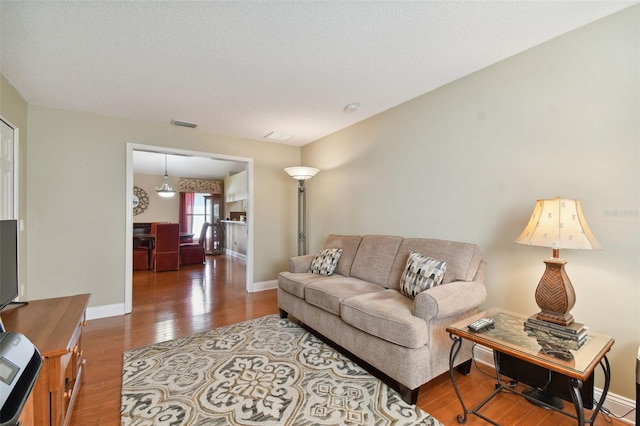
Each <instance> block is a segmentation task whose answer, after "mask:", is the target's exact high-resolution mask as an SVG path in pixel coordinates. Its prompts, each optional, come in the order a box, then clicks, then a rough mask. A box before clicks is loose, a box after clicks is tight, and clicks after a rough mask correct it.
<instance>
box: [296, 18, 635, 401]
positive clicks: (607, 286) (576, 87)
mask: <svg viewBox="0 0 640 426" xmlns="http://www.w3.org/2000/svg"><path fill="white" fill-rule="evenodd" d="M639 15H640V7H637V6H636V7H634V8H632V9H629V10H627V11H625V12H622V13H619V14H617V15H614V16H612V17H609V18H606V19H604V20H602V21H599V22H597V23H594V24H592V25H589V26H587V27H584V28H582V29H579V30H577V31H574V32H571V33H568V34H566V35H564V36H562V37H559V38H557V39H555V40H552V41H550V42H548V43H546V44H544V45H541V46H539V47H536V48H534V49H531V50H529V51H526V52H524V53H522V54H520V55H517V56H515V57H512V58H509V59H507V60H505V61H503V62H501V63H498V64H496V65H494V66H491V67H488V68H486V69H484V70H481V71H479V72H477V73H475V74H473V75H470V76H467V77H465V78H462V79H460V80H458V81H456V82H454V83H451V84H449V85H447V86H445V87H442V88H440V89H438V90H436V91H434V92H432V93H429V94H426V95H424V96H421V97H419V98H416V99H414V100H412V101H410V102H407V103H405V104H403V105H400V106H398V107H397V108H394V109H392V110H389V111H387V112H385V113H382V114H380V115H378V116H375V117H373V118H371V119H369V120H366V121H364V122H361V123H359V124H357V125H354V126H352V127H351V128H348V129H346V130H343V131H341V132H338V133H336V134H334V135H331V136H329V137H326V138H324V139H322V140H320V141H317V142H315V143H312V144H309V145H307V146H305V147H303V149H302V160H303V161H302V162H303V163H304V164H305V165H308V166H313V167H318V168H319V169H320V170H321V172H320V173H318V175H317V176H316V177H314V178H313V179H312V180H310V181H309V182H308V200H307V202H308V209H309V214H308V221H309V229H308V238H309V241H310V251H311V252H313V251H314V250H317V249H319V248H320V247H321V245H322V242H323V240H324V238H325V237H326V236H327V234H329V233H348V234H369V233H380V234H394V235H402V236H418V237H434V238H443V239H452V240H460V241H470V242H475V243H477V244H479V245H480V246H481V248H482V249H483V253H484V256H485V258H486V260H487V261H488V271H487V277H486V284H487V289H488V299H487V302H486V304H485V307H487V308H488V307H491V306H497V307H501V308H504V309H509V310H513V311H518V312H523V313H533V312H536V310H537V306H536V304H535V300H534V296H533V295H534V292H535V287H536V285H537V283H538V281H539V280H540V277H541V276H542V273H543V271H544V264H543V262H542V261H543V259H545V258H546V257H549V256H550V255H551V249H545V248H538V247H524V246H519V245H515V244H514V243H513V241H514V240H515V239H516V238H517V237H518V235H519V234H520V232H521V231H522V229H523V228H524V226H525V225H526V223H527V221H528V219H529V217H530V215H531V212H532V210H533V206H534V202H535V200H536V199H538V198H553V197H555V196H562V197H566V198H577V199H581V200H582V203H583V209H584V213H585V215H586V218H587V220H588V222H589V224H590V226H591V229H592V231H593V232H594V234H595V235H596V237H597V238H598V239H599V241H600V242H601V244H602V245H603V247H604V250H602V251H577V250H574V251H570V250H564V251H562V253H561V256H562V257H563V258H565V259H566V260H567V261H568V262H569V263H568V265H567V267H566V269H567V272H568V275H569V277H570V278H571V279H572V281H573V283H574V287H575V288H576V293H577V303H576V306H575V308H574V309H573V311H572V312H573V314H574V316H575V317H576V319H577V320H578V321H580V322H584V323H586V324H587V325H589V326H590V327H591V329H592V330H594V331H598V332H602V333H606V334H609V335H612V336H614V338H615V340H616V343H615V345H614V347H613V350H612V352H611V354H610V361H611V362H612V365H613V382H612V391H613V392H616V393H619V394H622V395H625V396H627V397H631V396H633V395H634V392H635V390H634V374H633V372H634V369H635V355H636V353H637V350H638V344H639V343H640V329H639V325H640V316H639V315H640V314H639V312H640V293H639V291H640V285H639V283H640V274H639V270H638V265H639V260H640V248H639V219H640V217H639V214H638V209H639V207H640V201H639V180H640V176H639V172H638V171H639V169H640V153H639V146H640V137H639V117H640V110H639V107H638V105H639V95H640V85H639V78H640V69H639V65H638V64H639V62H640V58H639V51H640V49H639V48H640V45H639V40H638V35H639V31H640V26H639ZM364 107H366V105H365V106H364ZM616 210H617V211H618V215H616V213H615V212H616ZM598 375H599V376H600V377H601V376H602V374H601V372H600V371H599V372H598V373H597V376H596V377H598Z"/></svg>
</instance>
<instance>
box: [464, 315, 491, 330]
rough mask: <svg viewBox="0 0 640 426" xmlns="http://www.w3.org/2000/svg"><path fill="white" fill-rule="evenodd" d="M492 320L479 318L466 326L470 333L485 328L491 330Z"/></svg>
mask: <svg viewBox="0 0 640 426" xmlns="http://www.w3.org/2000/svg"><path fill="white" fill-rule="evenodd" d="M493 325H494V324H493V320H492V319H491V318H480V319H479V320H476V321H474V322H472V323H471V324H469V325H468V328H469V330H471V331H476V332H477V331H481V330H484V329H485V328H493Z"/></svg>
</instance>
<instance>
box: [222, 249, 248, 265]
mask: <svg viewBox="0 0 640 426" xmlns="http://www.w3.org/2000/svg"><path fill="white" fill-rule="evenodd" d="M224 254H227V255H229V256H231V257H235V258H237V259H241V260H244V261H245V262H246V261H247V255H246V254H242V253H238V252H237V251H233V250H229V249H224Z"/></svg>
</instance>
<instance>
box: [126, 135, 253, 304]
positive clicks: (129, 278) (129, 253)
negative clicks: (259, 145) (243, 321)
mask: <svg viewBox="0 0 640 426" xmlns="http://www.w3.org/2000/svg"><path fill="white" fill-rule="evenodd" d="M135 150H140V151H152V152H159V153H161V154H178V155H186V156H193V157H205V158H214V159H218V160H230V161H237V162H241V163H246V165H247V181H248V182H247V183H248V188H247V189H248V191H249V194H248V197H249V200H248V203H249V210H248V211H247V221H248V223H247V231H248V235H247V255H246V256H245V260H246V261H247V267H246V272H245V274H246V281H245V282H246V288H245V291H247V292H249V291H250V288H249V287H250V286H249V284H250V283H252V282H253V232H254V231H253V223H255V221H254V214H255V209H254V208H253V158H248V157H237V156H233V155H225V154H216V153H213V152H201V151H190V150H184V149H178V148H170V147H165V146H153V145H143V144H138V143H131V142H129V143H127V147H126V161H125V165H126V176H125V193H126V197H125V198H126V200H125V205H124V209H125V215H126V216H125V217H126V229H125V247H124V255H125V268H124V269H125V270H124V275H125V276H124V307H125V313H130V312H131V311H132V310H133V273H132V271H133V245H132V244H130V242H131V241H132V239H133V209H131V203H132V199H133V193H132V191H131V188H133V151H135Z"/></svg>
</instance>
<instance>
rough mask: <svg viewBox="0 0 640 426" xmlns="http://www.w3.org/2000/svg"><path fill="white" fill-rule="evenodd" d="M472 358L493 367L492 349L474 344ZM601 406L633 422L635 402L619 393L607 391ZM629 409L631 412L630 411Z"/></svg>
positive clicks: (597, 393) (599, 392)
mask: <svg viewBox="0 0 640 426" xmlns="http://www.w3.org/2000/svg"><path fill="white" fill-rule="evenodd" d="M473 355H474V359H475V360H476V361H477V362H479V363H481V364H485V365H487V366H488V367H490V368H494V365H493V351H492V350H491V349H489V348H487V347H485V346H482V345H476V346H475V348H474V350H473ZM601 395H602V389H600V388H597V387H594V388H593V397H594V399H596V400H598V399H599V398H600V396H601ZM603 407H604V408H606V409H607V410H609V411H610V412H611V413H612V414H614V415H615V416H622V415H623V414H626V416H625V417H621V418H619V419H618V420H620V421H622V422H624V423H628V424H630V425H632V424H635V411H631V410H633V409H634V408H636V402H635V401H633V400H631V399H629V398H625V397H623V396H620V395H616V394H615V393H611V392H609V393H607V398H606V399H605V400H604V404H603ZM630 411H631V412H630Z"/></svg>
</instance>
